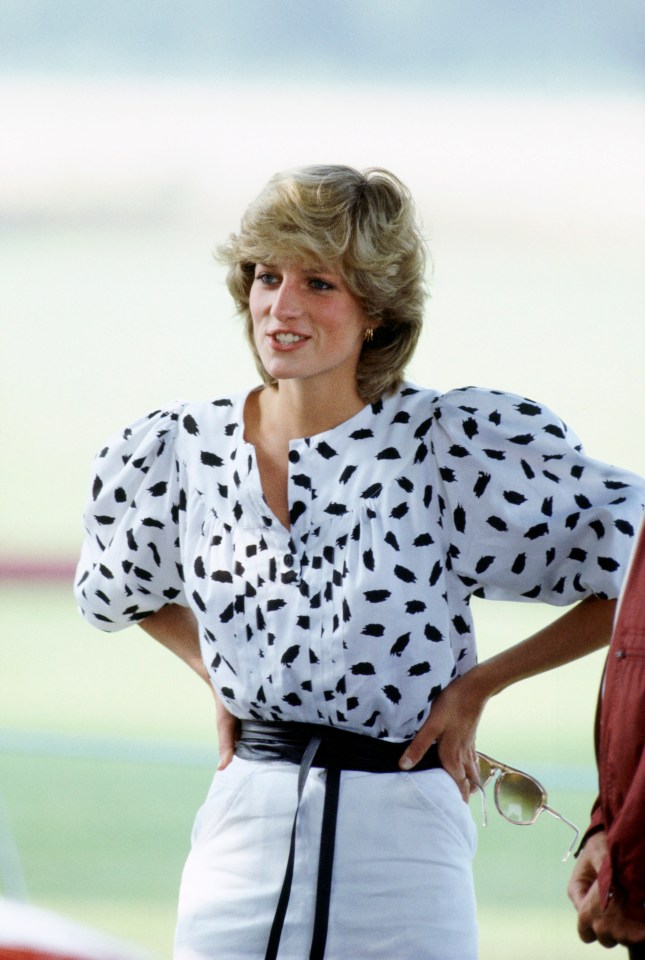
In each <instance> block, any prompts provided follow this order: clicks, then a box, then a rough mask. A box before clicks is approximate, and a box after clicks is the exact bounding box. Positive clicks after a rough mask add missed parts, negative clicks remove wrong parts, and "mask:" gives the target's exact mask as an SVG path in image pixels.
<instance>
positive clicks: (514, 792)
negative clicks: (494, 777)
mask: <svg viewBox="0 0 645 960" xmlns="http://www.w3.org/2000/svg"><path fill="white" fill-rule="evenodd" d="M496 798H497V807H498V809H499V812H500V813H501V814H502V816H503V817H506V819H507V820H510V821H511V822H512V823H520V824H528V823H533V821H534V820H535V818H536V816H537V814H538V812H539V810H540V808H541V806H542V803H543V799H544V798H543V795H542V791H541V790H540V788H539V786H538V784H537V783H536V782H535V781H534V780H531V779H530V778H529V777H526V776H524V774H522V773H504V774H502V776H501V777H500V779H499V781H498V784H497V793H496Z"/></svg>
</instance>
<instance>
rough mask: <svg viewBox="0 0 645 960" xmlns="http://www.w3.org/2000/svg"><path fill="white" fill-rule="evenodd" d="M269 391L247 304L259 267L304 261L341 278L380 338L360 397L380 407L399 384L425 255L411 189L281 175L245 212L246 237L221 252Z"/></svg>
mask: <svg viewBox="0 0 645 960" xmlns="http://www.w3.org/2000/svg"><path fill="white" fill-rule="evenodd" d="M217 256H218V259H220V260H221V261H222V262H223V263H226V264H228V268H229V269H228V274H227V281H226V282H227V285H228V289H229V291H230V293H231V296H232V297H233V300H234V301H235V304H236V306H237V310H238V312H239V314H240V316H241V317H242V319H243V320H244V322H245V330H246V335H247V338H248V340H249V343H250V345H251V349H252V351H253V354H254V357H255V362H256V365H257V367H258V370H259V372H260V375H261V377H262V379H263V380H264V382H265V383H267V384H272V383H275V381H274V380H273V379H272V378H271V377H270V376H269V374H268V373H267V372H266V370H265V369H264V367H263V365H262V363H261V361H260V358H259V355H258V352H257V349H256V347H255V342H254V339H253V321H252V318H251V312H250V309H249V294H250V291H251V285H252V283H253V279H254V271H255V264H256V263H269V264H271V263H274V262H276V260H280V259H285V260H292V261H293V260H303V261H311V260H312V259H313V260H314V261H315V262H318V263H321V264H328V265H330V266H333V267H334V268H335V269H337V270H338V271H339V273H340V274H341V276H342V278H343V280H344V281H345V283H346V284H347V286H348V288H349V290H350V291H351V293H353V294H354V296H355V297H356V298H357V299H358V300H359V302H360V303H361V305H362V307H363V309H364V310H365V313H366V315H367V317H368V319H369V320H370V321H371V322H372V325H373V328H374V337H373V339H372V340H371V341H366V342H365V344H364V346H363V350H362V352H361V356H360V358H359V362H358V370H357V387H358V391H359V394H360V396H361V397H362V399H363V400H365V402H366V403H373V402H375V401H376V400H377V399H378V398H379V397H381V396H382V395H383V394H385V393H390V392H391V391H393V390H394V389H395V388H396V387H397V386H399V384H400V383H401V381H402V379H403V375H404V368H405V366H406V364H407V363H408V361H409V360H410V357H411V356H412V354H413V352H414V349H415V347H416V344H417V340H418V338H419V334H420V332H421V325H422V322H423V307H424V301H425V297H426V287H425V263H426V249H425V243H424V240H423V238H422V236H421V233H420V230H419V227H418V225H417V222H416V214H415V208H414V203H413V200H412V197H411V195H410V191H409V190H408V189H407V187H406V186H405V185H404V184H403V183H402V182H401V181H400V180H399V179H398V177H395V176H394V174H393V173H390V172H389V171H387V170H382V169H379V168H376V167H372V168H369V169H367V170H364V171H362V172H361V171H358V170H354V169H353V168H352V167H345V166H312V167H302V168H299V169H295V170H287V171H284V172H282V173H277V174H276V175H275V176H274V177H272V178H271V180H269V182H268V183H267V185H266V186H265V187H264V189H263V190H262V191H261V193H260V195H259V196H258V197H257V199H256V200H254V201H253V203H251V205H250V206H249V207H248V209H247V210H246V212H245V214H244V216H243V217H242V221H241V224H240V230H239V233H236V234H232V235H231V236H230V237H229V239H228V241H227V242H226V243H225V244H223V245H222V246H221V247H220V248H219V249H218V251H217Z"/></svg>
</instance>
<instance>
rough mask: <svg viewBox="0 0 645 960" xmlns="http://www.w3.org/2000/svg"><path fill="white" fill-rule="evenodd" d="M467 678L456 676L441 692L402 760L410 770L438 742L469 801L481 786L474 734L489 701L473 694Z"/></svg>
mask: <svg viewBox="0 0 645 960" xmlns="http://www.w3.org/2000/svg"><path fill="white" fill-rule="evenodd" d="M471 673H472V671H471ZM468 677H469V674H466V675H465V676H463V677H457V678H456V679H455V680H453V681H452V683H450V684H449V685H448V686H447V687H446V688H445V689H444V690H442V692H441V693H440V694H439V696H438V697H437V699H436V700H435V701H434V703H433V704H432V709H431V711H430V716H429V717H428V719H427V720H426V721H425V723H424V724H423V726H422V727H421V729H420V730H419V732H418V733H417V735H416V736H415V738H414V740H413V741H412V743H411V744H410V746H409V747H408V748H407V750H406V751H405V753H404V754H403V756H402V757H401V760H400V766H401V769H402V770H411V769H412V767H414V766H416V764H417V763H418V762H419V761H420V760H421V758H422V757H423V755H424V754H425V753H426V751H427V750H428V748H429V747H430V746H431V745H432V744H433V743H434V742H435V740H436V741H437V742H438V745H439V757H440V759H441V763H442V766H443V768H444V770H446V772H447V773H449V774H450V776H451V777H452V778H453V780H454V781H455V783H456V784H457V786H458V787H459V792H460V793H461V796H462V797H463V799H464V801H466V802H467V801H468V798H469V797H470V794H471V793H472V792H473V790H474V789H476V786H475V785H476V784H478V783H479V765H478V762H477V751H476V749H475V734H476V732H477V725H478V723H479V719H480V717H481V714H482V710H483V709H484V704H485V702H486V701H485V700H484V699H482V698H481V697H480V696H477V695H476V694H475V693H474V691H473V689H472V684H471V682H470V681H469V679H468Z"/></svg>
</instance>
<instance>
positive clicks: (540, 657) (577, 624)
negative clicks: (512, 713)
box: [467, 597, 616, 699]
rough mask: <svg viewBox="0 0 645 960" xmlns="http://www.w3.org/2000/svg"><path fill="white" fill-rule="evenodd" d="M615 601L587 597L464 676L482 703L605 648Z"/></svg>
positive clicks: (608, 638)
mask: <svg viewBox="0 0 645 960" xmlns="http://www.w3.org/2000/svg"><path fill="white" fill-rule="evenodd" d="M615 610H616V601H615V600H601V599H599V598H597V597H589V598H588V599H586V600H583V601H582V603H579V604H578V605H577V606H575V607H573V609H571V610H568V611H567V613H565V614H563V616H561V617H558V619H557V620H554V621H553V622H552V623H550V624H549V625H548V626H546V627H544V628H543V629H542V630H539V631H538V632H537V633H534V634H533V635H532V636H530V637H528V638H527V639H526V640H523V641H521V642H520V643H517V644H515V645H514V646H512V647H509V648H508V649H507V650H504V651H502V652H501V653H499V654H497V655H496V656H494V657H491V658H490V659H489V660H485V661H483V662H482V663H480V664H478V665H477V666H476V667H474V668H473V670H471V671H470V674H467V676H468V677H469V679H470V682H471V683H472V684H473V686H474V687H475V688H476V689H477V691H478V693H479V694H480V695H481V697H482V698H483V699H488V698H489V697H492V696H494V695H495V694H497V693H499V692H500V691H501V690H503V689H504V688H505V687H508V686H509V685H510V684H512V683H516V682H517V681H518V680H524V679H526V678H527V677H532V676H535V675H536V674H538V673H543V672H544V671H546V670H552V669H553V668H554V667H560V666H562V665H563V664H565V663H570V662H571V661H572V660H577V659H578V657H583V656H586V654H588V653H593V652H594V650H599V649H600V648H601V647H603V646H606V645H607V644H608V643H609V640H610V638H611V631H612V626H613V622H614V615H615Z"/></svg>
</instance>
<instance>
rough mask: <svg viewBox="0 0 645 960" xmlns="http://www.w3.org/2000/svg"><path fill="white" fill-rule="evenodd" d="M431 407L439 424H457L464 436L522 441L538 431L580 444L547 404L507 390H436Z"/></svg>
mask: <svg viewBox="0 0 645 960" xmlns="http://www.w3.org/2000/svg"><path fill="white" fill-rule="evenodd" d="M433 407H434V416H435V419H436V420H438V421H441V422H442V426H444V427H446V428H449V427H457V426H458V427H459V429H460V430H462V431H463V432H465V434H466V435H467V436H468V435H471V436H472V437H475V436H477V435H478V434H479V433H480V432H485V433H496V434H498V435H499V436H500V437H502V436H504V437H506V438H508V439H509V440H512V441H514V442H515V443H517V444H518V445H522V443H524V444H530V443H532V442H533V440H535V439H536V438H538V437H539V436H540V435H542V436H545V437H546V436H550V437H553V438H556V439H560V440H564V439H566V440H567V441H568V442H569V444H571V445H572V446H578V445H579V444H580V441H579V439H578V437H577V436H576V435H575V434H574V433H573V432H572V431H571V429H570V428H569V427H568V426H567V424H566V423H565V422H564V421H563V420H562V419H560V417H559V416H558V415H557V414H556V413H554V411H553V410H552V409H551V408H550V407H549V406H547V405H546V404H545V403H542V402H541V401H538V400H533V399H531V398H530V397H526V396H523V395H522V394H518V393H513V392H511V391H509V390H499V389H493V388H491V387H479V386H466V387H456V388H454V389H452V390H449V391H447V392H446V393H442V394H440V395H439V396H438V397H437V398H436V399H435V401H434V403H433Z"/></svg>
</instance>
